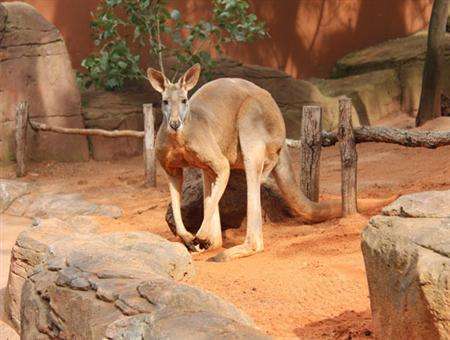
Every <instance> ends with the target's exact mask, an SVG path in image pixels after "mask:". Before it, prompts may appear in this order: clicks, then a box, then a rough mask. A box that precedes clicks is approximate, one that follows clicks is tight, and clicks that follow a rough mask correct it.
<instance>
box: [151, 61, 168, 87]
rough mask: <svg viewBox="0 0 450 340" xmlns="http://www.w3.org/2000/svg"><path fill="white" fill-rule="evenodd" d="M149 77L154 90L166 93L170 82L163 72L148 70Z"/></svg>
mask: <svg viewBox="0 0 450 340" xmlns="http://www.w3.org/2000/svg"><path fill="white" fill-rule="evenodd" d="M147 77H148V80H149V81H150V84H151V85H152V86H153V88H154V89H155V90H156V91H158V92H161V93H162V92H164V90H165V88H166V87H167V85H168V84H169V81H168V80H167V78H166V76H165V75H164V74H163V73H162V72H159V71H157V70H155V69H154V68H151V67H150V68H149V69H148V70H147Z"/></svg>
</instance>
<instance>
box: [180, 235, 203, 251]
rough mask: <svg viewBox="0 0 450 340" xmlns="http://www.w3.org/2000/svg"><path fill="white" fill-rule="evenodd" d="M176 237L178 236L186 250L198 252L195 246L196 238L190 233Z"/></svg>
mask: <svg viewBox="0 0 450 340" xmlns="http://www.w3.org/2000/svg"><path fill="white" fill-rule="evenodd" d="M178 236H180V238H181V239H182V240H183V243H184V245H185V246H186V248H187V249H188V250H189V251H192V252H198V251H199V250H200V249H199V248H198V247H197V244H196V241H195V240H196V238H195V237H194V235H192V234H191V233H189V232H186V233H185V234H182V235H178Z"/></svg>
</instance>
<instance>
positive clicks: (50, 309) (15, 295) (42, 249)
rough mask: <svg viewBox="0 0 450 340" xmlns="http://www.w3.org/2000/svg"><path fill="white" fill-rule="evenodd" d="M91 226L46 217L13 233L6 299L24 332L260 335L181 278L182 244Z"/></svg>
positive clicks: (48, 335)
mask: <svg viewBox="0 0 450 340" xmlns="http://www.w3.org/2000/svg"><path fill="white" fill-rule="evenodd" d="M88 221H89V220H88ZM80 227H81V228H80ZM95 228H96V226H95V225H90V224H89V223H86V217H84V218H81V220H80V218H77V219H75V220H71V221H67V222H63V221H61V220H58V219H50V220H42V221H41V223H40V225H39V226H36V227H30V228H29V229H28V230H26V231H24V232H23V233H22V234H20V236H19V237H18V239H17V242H16V245H15V246H14V249H13V256H12V263H11V271H10V277H9V282H8V286H7V291H6V303H7V312H8V315H9V316H10V317H11V318H12V320H13V321H14V323H15V325H16V326H19V325H20V333H21V338H22V339H54V338H75V339H102V338H106V339H142V338H165V339H179V338H186V339H188V338H198V337H199V336H202V337H204V338H219V339H228V338H233V339H235V338H255V339H258V338H264V336H263V335H262V334H261V333H260V332H259V331H257V330H256V329H255V328H254V326H253V323H252V321H251V320H250V319H249V318H248V317H247V316H246V315H245V314H243V313H242V312H240V311H239V310H238V309H237V308H236V307H234V306H233V305H232V304H230V303H228V302H225V301H223V300H222V299H220V298H218V297H216V296H215V295H213V294H211V293H208V292H206V291H203V290H201V289H198V288H195V287H192V286H189V285H187V284H185V283H182V282H181V281H184V280H186V279H188V278H189V277H191V276H192V275H193V273H194V269H193V264H192V259H191V257H190V255H189V253H188V252H187V250H186V248H185V247H184V246H183V245H181V244H179V243H173V242H169V241H166V240H164V239H163V238H161V237H159V236H157V235H154V234H151V233H146V232H130V233H113V234H106V235H105V234H103V235H102V234H97V233H96V232H95ZM68 301H70V303H67V302H68Z"/></svg>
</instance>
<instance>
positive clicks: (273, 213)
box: [166, 168, 292, 234]
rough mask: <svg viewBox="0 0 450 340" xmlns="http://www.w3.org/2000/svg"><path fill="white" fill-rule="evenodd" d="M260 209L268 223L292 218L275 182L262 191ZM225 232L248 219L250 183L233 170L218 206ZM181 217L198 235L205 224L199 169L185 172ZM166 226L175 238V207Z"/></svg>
mask: <svg viewBox="0 0 450 340" xmlns="http://www.w3.org/2000/svg"><path fill="white" fill-rule="evenodd" d="M261 206H262V210H263V218H264V219H265V220H266V221H271V222H280V221H282V220H285V219H287V218H289V217H292V214H291V211H290V209H289V207H288V206H287V204H286V202H285V201H284V199H283V198H282V197H281V195H280V193H279V191H278V189H277V187H276V184H275V183H274V181H273V180H270V179H269V180H267V181H266V183H264V184H263V185H262V187H261ZM219 211H220V221H221V223H222V229H228V228H239V227H240V226H241V224H242V222H243V221H244V219H245V217H246V216H247V182H246V179H245V173H244V172H243V171H239V170H232V171H231V174H230V179H229V181H228V184H227V187H226V189H225V192H224V194H223V196H222V198H221V200H220V203H219ZM181 214H182V217H183V223H184V225H185V227H186V229H187V230H189V231H190V232H191V233H196V232H197V230H198V229H199V227H200V225H201V224H202V221H203V180H202V174H201V171H200V170H198V169H192V168H187V169H184V182H183V194H182V201H181ZM166 222H167V224H168V225H169V227H170V229H171V230H172V232H173V233H174V234H175V230H176V228H175V220H174V217H173V212H172V205H171V204H169V206H168V208H167V212H166Z"/></svg>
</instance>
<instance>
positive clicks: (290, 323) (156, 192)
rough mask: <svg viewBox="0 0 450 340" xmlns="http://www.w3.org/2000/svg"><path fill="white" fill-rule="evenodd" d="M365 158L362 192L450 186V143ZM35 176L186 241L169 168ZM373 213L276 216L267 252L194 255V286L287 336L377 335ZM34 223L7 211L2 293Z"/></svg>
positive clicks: (376, 147)
mask: <svg viewBox="0 0 450 340" xmlns="http://www.w3.org/2000/svg"><path fill="white" fill-rule="evenodd" d="M358 155H359V163H358V166H359V170H358V180H359V194H360V197H388V196H391V195H393V194H404V193H411V192H417V191H424V190H443V189H449V188H450V147H443V148H439V149H436V150H427V149H419V148H418V149H414V148H403V147H401V146H396V145H385V144H364V145H358ZM2 177H11V178H13V177H14V175H13V168H12V167H7V168H4V169H2ZM25 180H27V181H30V182H33V183H35V185H36V189H35V190H36V191H40V192H44V191H45V192H55V193H56V192H59V193H72V192H81V193H84V194H85V196H86V197H87V198H89V199H92V200H94V201H96V202H102V203H112V204H117V205H119V206H121V207H122V208H123V209H124V211H125V215H124V216H123V217H122V218H120V219H118V220H115V221H113V222H111V221H110V220H108V219H98V220H99V221H100V222H101V223H102V231H103V232H111V231H116V230H117V231H119V230H120V231H125V230H147V231H150V232H154V233H157V234H160V235H162V236H163V237H166V238H168V239H170V240H173V241H175V240H177V239H176V237H174V236H173V235H172V234H171V232H170V231H169V229H168V227H167V225H166V223H165V220H164V215H165V211H166V207H167V204H168V202H169V193H168V188H167V185H166V181H165V179H164V177H163V176H162V174H161V173H160V171H159V173H158V187H157V188H156V189H152V188H145V187H144V186H143V168H142V160H141V158H133V159H129V160H121V161H115V162H95V161H90V162H86V163H77V164H74V163H71V164H61V163H53V162H52V163H40V164H31V169H30V171H29V174H28V175H27V177H26V178H25ZM339 190H340V159H339V153H338V149H337V148H336V147H331V148H326V149H324V150H323V153H322V163H321V196H322V197H323V196H328V195H338V194H339ZM369 217H370V216H368V215H357V216H354V217H351V218H347V219H336V220H332V221H327V222H325V223H320V224H316V225H304V224H301V223H299V222H297V221H295V220H292V221H287V222H285V223H278V224H272V223H266V224H265V225H264V241H265V251H264V253H261V254H257V255H254V256H252V257H248V258H244V259H238V260H234V261H232V262H228V263H213V262H208V261H206V260H207V259H208V258H209V257H210V256H211V255H212V253H203V254H197V255H194V258H195V264H196V269H197V275H196V277H195V278H194V279H193V280H192V284H194V285H197V286H200V287H202V288H205V289H208V290H210V291H212V292H214V293H216V294H217V295H219V296H222V297H223V298H225V299H227V300H228V301H230V302H232V303H234V304H236V305H237V306H238V307H239V308H241V309H242V310H243V311H245V312H246V313H248V314H249V315H250V316H251V317H252V318H253V319H254V320H255V322H256V324H257V326H258V327H260V328H261V329H262V330H264V331H265V332H267V334H271V335H273V336H275V337H277V338H300V339H350V338H351V339H359V338H361V339H362V338H370V337H372V326H371V316H370V306H369V298H368V289H367V282H366V277H365V271H364V262H363V257H362V254H361V250H360V233H361V230H362V229H363V228H364V226H365V225H366V224H367V221H368V219H369ZM26 223H28V221H27V220H24V219H21V218H14V217H11V216H7V215H3V216H2V222H1V229H2V243H1V249H0V251H1V253H0V256H1V258H0V263H1V265H2V268H1V280H0V289H1V292H3V289H4V286H5V284H6V275H7V271H8V263H9V252H10V249H11V247H12V245H13V241H14V239H15V237H16V236H17V234H18V233H19V232H20V230H21V229H22V228H23V225H24V224H26ZM243 233H244V231H243V230H233V231H227V232H226V233H225V245H224V246H225V247H229V246H231V245H234V244H238V243H240V242H242V239H243V235H244V234H243ZM3 329H4V330H3V331H4V332H5V331H6V328H3ZM4 338H6V337H2V339H4ZM12 338H13V337H11V339H12Z"/></svg>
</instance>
